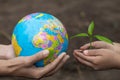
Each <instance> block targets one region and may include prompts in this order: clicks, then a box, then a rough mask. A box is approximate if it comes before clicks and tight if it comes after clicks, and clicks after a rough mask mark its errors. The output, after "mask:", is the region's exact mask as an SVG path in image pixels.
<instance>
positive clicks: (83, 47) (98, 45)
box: [80, 41, 109, 50]
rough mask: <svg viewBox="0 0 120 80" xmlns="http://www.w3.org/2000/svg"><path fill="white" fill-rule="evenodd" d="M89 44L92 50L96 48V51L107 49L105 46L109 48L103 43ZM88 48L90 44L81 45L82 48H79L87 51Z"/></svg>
mask: <svg viewBox="0 0 120 80" xmlns="http://www.w3.org/2000/svg"><path fill="white" fill-rule="evenodd" d="M91 44H92V46H93V47H94V48H98V49H99V48H107V46H109V44H108V43H106V42H103V41H94V42H92V43H91ZM89 47H90V43H88V44H85V45H83V46H82V47H80V49H82V50H85V49H88V48H89Z"/></svg>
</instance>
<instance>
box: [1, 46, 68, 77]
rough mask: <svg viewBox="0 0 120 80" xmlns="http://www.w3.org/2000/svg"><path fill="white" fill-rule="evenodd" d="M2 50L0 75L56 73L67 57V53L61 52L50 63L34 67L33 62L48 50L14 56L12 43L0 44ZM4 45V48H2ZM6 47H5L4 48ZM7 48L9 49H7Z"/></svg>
mask: <svg viewBox="0 0 120 80" xmlns="http://www.w3.org/2000/svg"><path fill="white" fill-rule="evenodd" d="M1 46H2V48H1V49H2V50H3V49H4V51H1V49H0V51H1V52H4V53H5V54H6V55H7V56H6V55H5V54H3V55H2V56H1V55H0V56H1V57H0V64H1V65H0V69H1V70H0V75H12V76H23V77H28V78H43V77H47V76H51V75H53V74H54V73H56V72H57V71H58V70H59V69H60V68H61V67H62V66H63V65H64V63H65V62H66V61H67V60H68V59H69V55H67V54H66V53H62V54H61V55H59V56H58V57H57V58H56V59H55V60H54V61H53V62H52V63H50V64H48V65H46V66H45V67H35V66H34V64H35V63H36V62H37V61H40V60H42V59H44V58H46V57H47V56H48V55H49V51H48V50H44V51H41V52H39V53H36V54H35V55H33V56H27V57H15V55H14V52H13V48H12V45H9V46H7V45H1ZM3 47H4V48H3ZM5 48H6V49H5ZM8 48H9V49H8ZM3 56H4V58H2V57H3Z"/></svg>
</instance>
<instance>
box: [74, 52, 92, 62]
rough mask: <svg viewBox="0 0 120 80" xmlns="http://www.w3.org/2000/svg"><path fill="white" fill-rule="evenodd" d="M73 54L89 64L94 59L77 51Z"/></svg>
mask: <svg viewBox="0 0 120 80" xmlns="http://www.w3.org/2000/svg"><path fill="white" fill-rule="evenodd" d="M73 54H74V55H76V56H78V57H80V58H82V59H84V60H87V61H89V62H92V61H93V60H94V57H91V56H86V55H84V54H83V53H81V52H79V50H75V51H74V53H73Z"/></svg>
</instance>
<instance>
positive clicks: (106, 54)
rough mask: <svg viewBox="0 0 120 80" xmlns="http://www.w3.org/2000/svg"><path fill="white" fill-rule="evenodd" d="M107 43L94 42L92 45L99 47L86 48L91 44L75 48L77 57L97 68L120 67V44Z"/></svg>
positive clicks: (80, 60)
mask: <svg viewBox="0 0 120 80" xmlns="http://www.w3.org/2000/svg"><path fill="white" fill-rule="evenodd" d="M114 44H115V45H111V44H107V43H105V42H102V41H97V42H93V43H92V46H93V47H95V48H98V49H92V50H86V49H88V48H89V46H90V44H86V45H84V46H82V47H81V48H80V49H82V51H83V52H82V51H81V50H75V51H74V53H73V54H74V56H75V58H76V59H77V60H78V61H79V62H81V63H83V64H85V65H87V66H90V67H92V68H94V69H95V70H99V69H109V68H120V54H119V49H120V47H119V45H118V44H116V43H114Z"/></svg>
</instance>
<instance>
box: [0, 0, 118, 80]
mask: <svg viewBox="0 0 120 80" xmlns="http://www.w3.org/2000/svg"><path fill="white" fill-rule="evenodd" d="M34 12H48V13H51V14H53V15H54V16H56V17H57V18H59V19H60V20H61V21H62V22H63V24H64V25H65V27H66V29H67V31H68V34H69V37H70V36H72V35H75V34H77V33H80V32H85V31H86V30H87V27H88V25H89V23H90V22H91V21H92V20H94V21H95V26H96V27H95V33H98V34H101V35H104V36H106V37H108V38H110V39H112V40H113V41H115V42H120V35H119V34H120V0H0V44H10V43H11V41H10V40H11V34H12V31H13V28H14V26H15V25H16V23H17V22H18V20H20V19H21V18H22V17H24V16H25V15H27V14H30V13H34ZM87 42H88V41H87V39H84V38H82V39H81V38H80V39H79V38H75V39H73V40H70V44H69V49H68V54H69V55H71V58H70V59H69V61H68V62H67V63H66V64H65V65H64V66H63V67H62V69H61V70H60V71H59V72H57V73H56V74H55V75H54V76H51V77H48V78H44V79H41V80H119V79H120V76H119V75H120V70H113V69H112V70H106V71H94V70H89V69H87V68H86V67H85V66H84V65H83V64H80V65H78V64H77V63H76V61H75V59H74V58H73V55H72V52H73V50H74V49H78V48H79V47H80V46H82V45H83V44H85V43H87ZM0 80H32V79H27V78H20V77H9V76H4V77H3V76H1V77H0Z"/></svg>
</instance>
